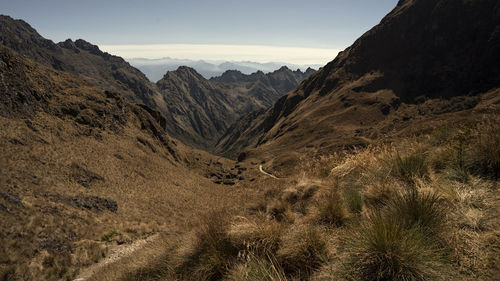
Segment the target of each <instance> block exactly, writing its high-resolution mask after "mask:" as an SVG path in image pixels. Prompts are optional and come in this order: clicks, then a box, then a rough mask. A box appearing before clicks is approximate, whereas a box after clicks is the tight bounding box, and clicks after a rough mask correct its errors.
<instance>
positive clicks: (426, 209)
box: [388, 189, 447, 234]
mask: <svg viewBox="0 0 500 281" xmlns="http://www.w3.org/2000/svg"><path fill="white" fill-rule="evenodd" d="M446 213H447V212H446V208H445V207H444V206H443V204H442V202H441V200H440V197H439V195H438V194H437V193H422V192H419V191H417V190H416V189H410V190H409V191H406V192H403V193H398V194H395V195H394V196H393V197H392V199H391V201H390V202H389V204H388V217H393V218H395V217H397V218H398V219H399V220H401V221H402V222H403V224H404V225H405V226H406V227H407V228H412V227H420V228H421V229H422V230H424V231H425V232H426V233H428V234H436V233H438V232H439V231H440V230H441V227H442V224H443V222H444V219H445V216H446Z"/></svg>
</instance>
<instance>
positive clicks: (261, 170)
mask: <svg viewBox="0 0 500 281" xmlns="http://www.w3.org/2000/svg"><path fill="white" fill-rule="evenodd" d="M259 171H260V172H261V173H263V174H264V175H266V176H268V177H271V178H273V179H277V180H279V179H280V178H278V177H276V176H275V175H272V174H270V173H268V172H266V171H264V169H262V165H259Z"/></svg>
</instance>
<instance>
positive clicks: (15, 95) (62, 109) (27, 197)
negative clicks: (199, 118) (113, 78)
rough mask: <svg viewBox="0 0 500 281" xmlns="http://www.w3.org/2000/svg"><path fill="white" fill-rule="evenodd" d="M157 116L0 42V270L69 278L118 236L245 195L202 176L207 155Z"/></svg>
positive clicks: (127, 238)
mask: <svg viewBox="0 0 500 281" xmlns="http://www.w3.org/2000/svg"><path fill="white" fill-rule="evenodd" d="M164 122H165V120H164V119H162V118H161V116H160V115H158V113H157V112H155V111H153V110H152V109H150V108H147V107H145V106H143V105H135V104H131V103H129V102H128V101H126V99H124V98H123V97H122V95H121V94H119V93H115V92H110V91H103V90H101V89H99V88H96V87H93V86H92V84H90V83H89V82H88V81H86V80H84V79H82V78H81V77H79V76H76V75H72V74H69V73H65V72H61V71H56V70H53V69H51V68H48V67H45V66H43V65H40V64H38V63H35V62H33V61H31V60H29V59H26V58H25V57H23V56H21V55H19V54H17V53H16V52H14V51H12V50H10V49H8V48H6V47H4V46H3V45H1V44H0V154H1V155H2V157H1V159H0V222H1V223H0V224H1V227H0V279H1V280H60V279H63V280H72V279H74V278H75V276H76V274H78V272H79V271H80V269H81V268H82V267H86V266H89V265H91V264H94V263H95V262H97V261H99V260H100V259H102V258H103V257H104V256H107V255H108V254H109V252H110V249H111V248H113V247H114V246H115V245H116V244H117V243H118V244H127V243H131V242H132V241H134V240H136V239H140V238H144V237H147V236H150V235H152V234H154V233H158V232H165V233H168V232H170V233H180V232H182V231H183V230H184V229H185V228H186V226H187V225H188V223H187V219H188V218H192V217H193V216H195V215H196V214H198V213H199V212H204V210H206V208H207V206H211V207H217V206H219V205H221V204H225V205H226V206H227V203H228V202H238V200H239V199H238V198H245V197H246V196H247V195H244V194H239V191H238V189H235V188H230V187H226V186H224V185H216V184H214V183H212V181H211V180H210V179H208V178H205V177H204V174H205V173H206V171H205V170H206V169H210V167H211V163H212V162H213V163H215V162H216V161H215V159H214V158H213V157H212V156H210V155H208V154H205V153H202V152H197V151H193V150H192V149H190V148H187V147H185V146H183V145H182V144H179V143H178V142H177V141H175V140H173V139H171V138H170V136H169V135H168V134H166V132H165V130H164V129H163V128H162V126H161V125H160V124H161V123H164ZM221 161H222V162H223V163H220V162H217V165H218V166H217V167H219V168H218V169H222V165H225V162H224V160H221ZM233 184H234V183H233ZM246 193H247V194H248V195H250V193H248V191H247V192H246ZM200 195H203V196H200ZM237 204H239V203H236V205H237ZM236 205H234V206H236Z"/></svg>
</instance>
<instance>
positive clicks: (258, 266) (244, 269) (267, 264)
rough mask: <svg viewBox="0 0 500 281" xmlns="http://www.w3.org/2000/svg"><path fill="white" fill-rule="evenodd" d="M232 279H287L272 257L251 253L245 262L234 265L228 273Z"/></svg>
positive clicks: (266, 280) (269, 280) (267, 280)
mask: <svg viewBox="0 0 500 281" xmlns="http://www.w3.org/2000/svg"><path fill="white" fill-rule="evenodd" d="M227 280H233V281H286V280H288V279H287V278H286V276H285V273H284V272H283V269H282V268H281V267H280V266H279V264H278V263H277V261H276V259H275V258H273V257H266V258H262V257H258V256H255V255H251V256H249V257H248V260H247V262H245V263H244V264H240V265H238V266H236V267H235V268H234V269H233V270H232V271H231V272H230V273H229V275H228V277H227Z"/></svg>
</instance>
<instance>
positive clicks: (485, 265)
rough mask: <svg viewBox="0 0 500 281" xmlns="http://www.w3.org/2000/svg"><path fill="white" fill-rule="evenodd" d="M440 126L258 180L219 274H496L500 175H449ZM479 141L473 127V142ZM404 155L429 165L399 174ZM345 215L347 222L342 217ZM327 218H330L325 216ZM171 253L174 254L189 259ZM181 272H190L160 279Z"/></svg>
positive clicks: (230, 235)
mask: <svg viewBox="0 0 500 281" xmlns="http://www.w3.org/2000/svg"><path fill="white" fill-rule="evenodd" d="M495 118H497V117H495ZM493 120H498V118H497V119H493ZM491 124H494V122H492V123H488V126H490V125H491ZM482 126H483V125H481V124H479V123H478V124H477V127H473V130H481V128H483V127H482ZM448 129H449V130H454V129H453V128H448ZM459 129H460V128H457V130H459ZM433 134H434V133H433V132H430V133H429V134H423V135H420V136H416V137H409V138H405V139H400V140H399V141H398V143H392V144H380V145H377V146H376V145H373V146H370V147H368V148H365V149H358V150H355V151H353V152H352V153H350V154H347V155H343V156H342V155H332V156H329V157H323V158H320V159H316V160H310V161H311V162H304V163H303V164H301V166H303V167H305V168H304V169H303V170H301V172H299V173H296V176H293V177H288V178H286V179H281V180H274V179H270V178H267V179H266V178H262V179H259V180H258V181H256V182H255V184H254V188H255V190H257V192H258V193H259V194H260V199H258V204H257V205H258V206H259V207H255V205H250V206H249V209H248V213H247V215H245V216H237V217H235V216H231V215H230V217H231V218H230V221H231V222H230V223H229V225H230V227H229V228H228V230H227V231H226V232H224V233H225V236H224V237H226V238H225V239H227V241H228V243H229V244H230V245H231V247H232V249H238V254H237V255H236V257H235V258H232V259H231V260H230V261H224V264H225V267H224V268H226V271H225V272H224V273H223V274H222V276H220V278H216V279H217V280H226V279H228V280H337V279H338V280H440V279H443V280H447V279H449V278H452V279H453V280H471V279H474V280H494V278H495V276H496V274H497V273H498V270H499V263H498V256H499V254H500V253H499V246H500V244H499V242H500V239H499V237H500V228H499V223H498V216H499V215H500V213H499V202H500V200H499V198H500V194H499V192H498V181H497V180H494V179H491V178H490V177H489V176H484V177H483V176H480V175H475V174H474V173H472V172H468V173H469V176H470V179H469V180H468V181H461V180H458V179H457V178H453V177H450V176H449V174H448V173H447V169H448V168H449V167H450V165H453V164H452V163H453V161H455V160H454V159H453V157H455V156H454V155H456V154H453V153H449V152H447V153H443V151H445V150H448V151H451V150H450V149H455V148H450V147H449V146H448V145H450V144H449V142H448V139H446V138H448V137H447V136H445V137H443V136H442V135H441V137H443V138H445V139H443V140H441V141H439V142H435V138H436V136H434V135H433ZM474 139H475V135H473V134H471V135H470V139H468V141H470V142H469V143H470V145H471V146H474ZM470 151H473V150H470ZM398 155H399V156H400V157H401V159H404V158H407V157H412V155H419V156H422V157H423V159H424V161H419V163H418V165H417V166H418V169H421V170H420V171H422V169H423V171H424V173H423V174H414V175H411V176H410V177H406V176H404V177H401V174H400V173H394V172H392V171H393V169H395V167H394V165H395V164H394V163H395V159H396V158H395V157H397V156H398ZM436 159H438V160H439V161H440V162H441V164H442V165H441V167H439V168H438V167H436V166H435V163H436V162H437V161H438V160H436ZM396 165H397V163H396ZM422 165H423V166H422ZM403 166H404V165H403ZM324 167H327V170H328V171H329V172H328V173H326V172H325V168H324ZM407 168H408V169H410V170H411V169H413V168H412V165H410V167H406V166H405V167H403V169H407ZM298 169H301V168H298ZM353 198H354V199H353ZM332 202H333V203H334V204H333V203H332ZM332 206H340V207H341V208H340V209H338V208H333V207H332ZM340 210H341V211H340ZM325 214H326V215H325ZM332 214H333V215H335V216H333V215H332ZM339 214H340V215H341V217H342V219H341V220H340V221H342V223H336V222H337V221H339V219H338V217H339V216H338V215H339ZM280 216H281V217H280ZM325 217H326V218H329V219H328V220H327V221H329V223H327V224H324V223H322V222H324V221H325V220H324V219H323V220H321V219H319V218H325ZM199 237H201V236H199V235H196V234H194V236H190V237H187V238H186V239H187V241H191V242H183V243H184V244H181V245H178V246H177V247H180V248H183V246H182V245H187V244H189V243H193V242H192V241H197V239H199ZM185 241H186V240H185ZM189 245H193V244H189ZM172 253H174V254H172V255H171V257H170V259H171V260H175V259H176V258H182V255H178V254H175V252H172ZM212 261H213V260H212ZM198 262H200V261H198ZM204 262H207V261H204ZM165 264H169V265H170V266H172V265H175V264H179V263H168V262H165ZM198 265H200V264H199V263H196V264H193V266H198ZM163 268H168V266H166V265H164V266H163ZM174 272H175V270H174ZM188 275H189V274H188ZM165 276H167V275H165ZM169 278H173V279H169ZM183 278H185V279H190V278H192V277H189V276H188V277H186V276H181V278H180V277H179V275H173V276H172V275H169V277H165V278H164V279H159V280H178V279H183ZM127 280H139V279H127ZM151 280H155V279H151Z"/></svg>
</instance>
